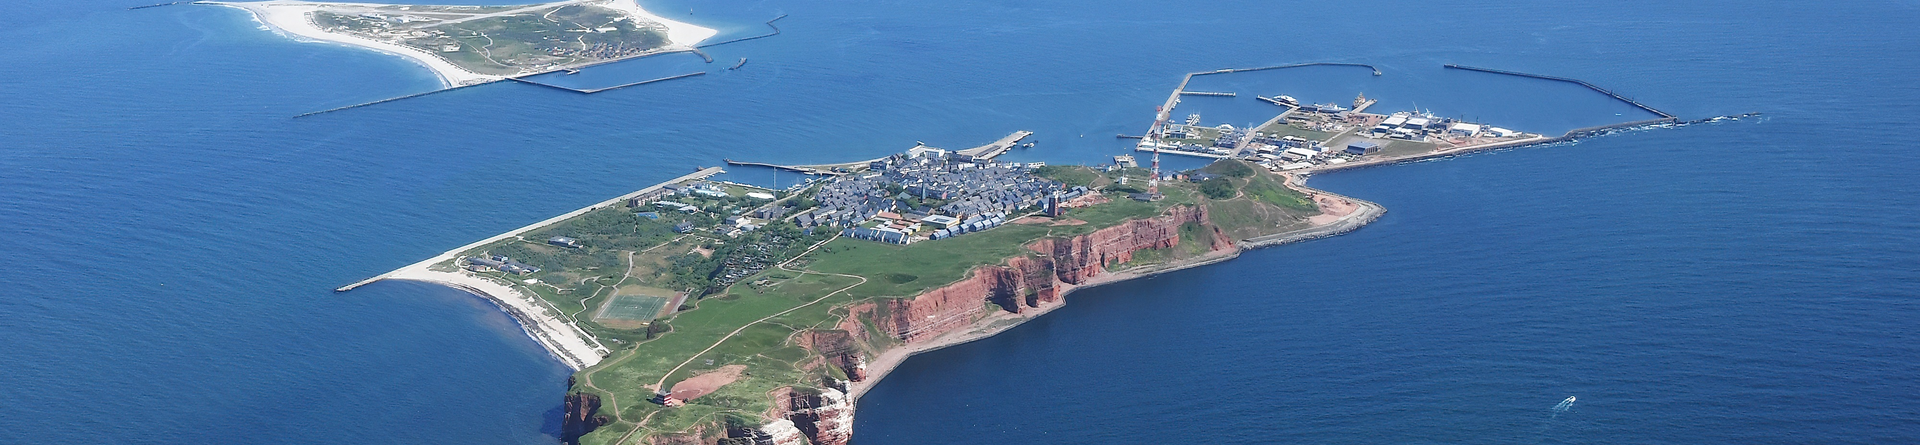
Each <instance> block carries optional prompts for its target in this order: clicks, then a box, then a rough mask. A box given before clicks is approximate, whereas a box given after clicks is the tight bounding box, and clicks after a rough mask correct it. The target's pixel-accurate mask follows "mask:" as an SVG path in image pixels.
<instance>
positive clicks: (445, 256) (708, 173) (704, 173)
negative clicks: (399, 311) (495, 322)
mask: <svg viewBox="0 0 1920 445" xmlns="http://www.w3.org/2000/svg"><path fill="white" fill-rule="evenodd" d="M721 173H726V170H722V169H721V168H720V167H707V168H704V169H701V170H700V171H697V172H694V173H693V174H689V175H686V176H681V177H678V178H673V179H669V180H667V182H662V183H659V184H654V185H653V186H651V187H647V188H643V189H640V190H638V191H634V192H633V193H627V194H624V195H620V196H618V197H615V198H613V199H609V200H606V201H601V202H599V203H597V204H594V205H590V206H587V207H585V208H581V209H579V210H574V211H571V212H567V213H564V214H561V215H560V216H555V217H552V218H547V219H546V220H544V221H540V222H537V223H533V224H528V225H527V226H525V227H521V228H518V229H513V230H511V231H508V232H507V233H502V234H499V235H494V236H492V237H489V238H487V239H483V240H480V241H475V242H474V243H472V244H468V245H465V246H460V247H458V248H455V249H453V250H449V251H447V252H446V253H442V254H439V255H436V256H434V257H433V258H428V259H426V260H423V261H420V262H418V263H413V264H411V265H408V266H407V267H402V268H399V269H395V270H394V271H392V272H387V273H384V274H380V275H378V276H375V277H373V278H368V279H365V280H360V281H358V282H355V283H353V284H349V285H345V286H340V287H339V288H338V289H334V290H333V291H334V292H346V291H350V290H353V289H354V288H357V287H360V286H365V285H367V284H368V283H372V282H375V281H380V280H384V279H387V278H390V277H392V276H393V274H395V273H398V272H401V271H404V270H407V269H410V268H411V269H422V270H424V269H426V268H427V267H428V266H432V265H434V264H437V263H440V262H442V261H449V260H452V259H454V258H455V257H458V256H460V254H461V253H463V252H466V251H469V250H473V249H477V248H479V247H481V246H485V245H488V244H492V243H494V242H496V241H500V240H503V239H507V238H512V237H516V236H520V235H521V234H524V233H527V232H531V231H534V230H536V229H539V228H542V227H546V226H550V225H553V224H555V223H558V222H561V221H566V220H567V219H570V218H573V217H576V216H580V215H584V214H586V213H587V212H591V211H594V210H599V209H602V208H606V207H610V206H615V205H619V204H620V203H622V202H624V201H626V200H627V199H629V198H632V197H635V196H640V195H642V194H646V193H651V192H653V191H655V190H659V189H661V188H662V187H666V186H667V185H670V184H677V183H680V182H685V181H689V180H694V179H706V178H708V177H712V176H713V175H717V174H721Z"/></svg>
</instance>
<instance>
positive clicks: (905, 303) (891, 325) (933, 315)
mask: <svg viewBox="0 0 1920 445" xmlns="http://www.w3.org/2000/svg"><path fill="white" fill-rule="evenodd" d="M1187 223H1199V224H1202V225H1204V226H1206V227H1208V228H1209V230H1210V231H1211V232H1212V234H1213V236H1212V238H1211V239H1209V240H1207V242H1208V243H1209V245H1208V249H1209V250H1215V251H1217V250H1225V249H1229V248H1232V247H1233V242H1232V241H1231V240H1230V239H1228V238H1227V237H1226V235H1225V234H1223V233H1221V232H1220V230H1219V229H1217V228H1213V225H1212V221H1211V220H1209V219H1207V212H1206V209H1205V208H1201V207H1175V208H1172V209H1168V210H1167V212H1166V214H1163V215H1161V216H1158V217H1154V218H1150V219H1143V220H1133V221H1128V222H1126V223H1124V224H1121V225H1118V226H1114V227H1108V228H1105V229H1100V230H1098V231H1094V232H1093V233H1089V234H1086V235H1081V236H1076V237H1072V238H1056V239H1044V240H1039V241H1035V242H1033V243H1032V244H1028V245H1027V248H1028V249H1030V250H1032V251H1034V252H1035V253H1038V254H1040V256H1038V257H1017V258H1013V259H1011V260H1008V261H1007V265H1006V266H982V267H979V268H975V269H974V270H973V274H972V275H971V276H969V277H967V279H964V280H960V281H959V282H956V283H953V284H949V285H947V286H946V287H941V288H938V289H934V290H930V291H927V292H926V293H923V294H920V295H919V296H917V297H914V298H910V299H894V300H886V301H884V302H882V303H881V304H885V305H887V313H888V314H889V315H888V316H887V317H882V318H880V319H877V320H875V323H876V324H877V325H879V326H880V327H881V328H882V329H885V330H887V331H888V332H890V333H892V334H893V335H894V336H895V337H896V338H899V339H901V340H904V341H907V342H914V341H918V340H924V339H928V338H933V337H936V336H939V335H940V334H943V333H946V332H948V331H952V330H954V329H959V328H962V327H965V326H967V325H969V324H971V323H973V321H974V320H976V319H978V318H979V317H981V316H984V315H986V314H987V313H988V311H990V310H991V309H992V308H997V309H999V310H1004V311H1007V312H1013V313H1020V312H1022V311H1024V310H1025V309H1026V308H1037V307H1041V306H1044V305H1048V304H1054V303H1058V302H1059V301H1060V289H1059V288H1060V287H1061V285H1062V284H1083V283H1086V282H1087V280H1088V279H1090V278H1092V277H1094V276H1096V275H1099V274H1100V273H1102V272H1105V271H1106V270H1107V267H1108V266H1111V265H1114V264H1120V263H1125V262H1127V261H1130V260H1132V259H1133V253H1134V252H1135V251H1138V250H1141V249H1164V248H1168V247H1174V246H1177V245H1179V244H1180V226H1181V225H1183V224H1187ZM989 305H992V306H989Z"/></svg>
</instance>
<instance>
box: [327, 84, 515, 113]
mask: <svg viewBox="0 0 1920 445" xmlns="http://www.w3.org/2000/svg"><path fill="white" fill-rule="evenodd" d="M493 82H499V81H498V80H496V81H493ZM493 82H485V83H477V84H473V85H461V86H457V87H453V88H441V89H438V90H433V91H428V92H425V93H416V94H408V95H405V96H400V97H390V98H386V99H380V100H376V101H373V102H366V103H358V104H353V105H348V106H344V107H339V108H330V109H325V110H320V111H312V112H306V113H300V114H298V115H294V116H293V117H294V118H302V117H307V116H313V115H319V114H327V113H332V112H335V111H344V110H350V109H354V108H360V107H365V106H369V105H379V104H384V103H387V102H393V101H397V100H401V99H412V98H416V97H421V96H427V95H432V94H438V93H445V92H448V91H453V90H458V89H461V88H470V87H477V86H481V85H486V84H489V83H493Z"/></svg>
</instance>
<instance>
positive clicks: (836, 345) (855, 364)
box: [794, 329, 867, 382]
mask: <svg viewBox="0 0 1920 445" xmlns="http://www.w3.org/2000/svg"><path fill="white" fill-rule="evenodd" d="M794 340H795V342H796V343H798V344H799V345H800V347H803V348H807V349H809V350H812V351H813V352H814V353H815V354H818V355H819V356H820V357H825V358H826V360H827V362H828V363H831V364H833V366H834V367H836V368H840V371H842V372H845V373H846V374H847V380H852V381H855V382H858V381H864V380H866V379H867V358H866V353H865V352H864V351H862V350H861V349H860V345H859V344H856V343H854V337H853V334H851V333H849V332H848V331H844V330H838V329H835V330H806V331H801V332H800V333H798V334H795V339H794Z"/></svg>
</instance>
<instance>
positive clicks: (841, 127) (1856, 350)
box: [0, 1, 1920, 444]
mask: <svg viewBox="0 0 1920 445" xmlns="http://www.w3.org/2000/svg"><path fill="white" fill-rule="evenodd" d="M128 3H137V2H120V1H78V2H54V3H28V4H11V5H6V6H0V12H6V13H5V14H0V17H4V18H0V25H3V26H0V29H4V31H0V36H4V38H5V41H6V42H8V43H7V44H4V45H0V57H4V58H5V59H6V60H9V61H10V63H9V68H8V69H6V70H0V80H4V81H5V83H6V84H7V85H8V87H6V88H0V104H4V106H0V240H4V241H5V242H0V257H5V258H7V259H8V260H9V261H8V263H7V264H8V267H6V268H5V270H7V271H8V272H9V273H6V274H0V284H4V285H5V288H7V289H9V290H10V292H8V295H7V296H5V297H0V339H4V340H5V345H6V347H5V348H0V442H5V443H46V442H87V443H97V442H105V443H368V442H373V443H392V442H400V443H411V442H461V443H545V442H550V441H552V439H551V435H552V434H554V433H555V432H556V430H557V418H556V415H557V408H558V405H559V398H558V396H559V394H560V390H561V387H562V386H563V382H564V380H565V377H566V369H565V368H564V367H562V366H561V365H559V364H558V363H557V362H555V361H553V360H552V359H550V358H547V357H546V356H545V354H544V353H543V352H542V351H540V350H539V349H538V348H537V347H536V346H535V345H534V344H533V343H532V342H530V341H528V340H526V339H525V337H524V335H523V334H521V333H520V332H519V330H518V328H517V327H515V326H513V324H512V323H511V321H510V320H508V319H507V318H506V316H505V315H503V314H501V313H499V312H498V311H496V310H494V309H493V308H492V307H490V306H488V305H487V304H486V303H484V302H481V301H479V300H478V299H474V298H471V297H468V296H466V295H464V294H461V293H459V292H455V291H451V290H448V289H443V288H437V287H432V286H423V285H414V284H408V283H380V284H376V285H373V286H369V287H366V288H363V289H362V290H358V291H355V292H351V293H346V294H334V293H332V292H330V289H332V288H333V287H336V286H339V285H341V284H344V283H348V282H352V281H354V280H358V279H360V278H363V277H365V276H369V275H373V274H377V273H380V272H383V271H386V270H389V269H392V268H394V267H398V266H401V265H404V264H407V263H410V262H413V261H416V260H418V259H420V258H425V257H427V256H430V255H432V254H435V253H438V252H439V251H442V250H444V249H447V248H450V247H452V246H458V245H461V244H464V243H466V242H469V241H471V240H473V239H477V238H481V237H485V236H487V235H491V234H494V233H498V232H500V231H504V230H508V229H511V228H514V227H518V226H520V225H523V224H525V223H527V222H530V221H537V220H540V219H543V218H545V217H547V216H550V215H553V214H557V213H561V212H564V211H567V210H571V209H574V208H577V207H580V206H583V205H586V204H589V203H592V202H597V201H599V200H601V199H605V197H608V196H614V195H617V194H619V193H623V192H626V191H630V190H633V189H637V188H639V187H641V186H644V185H647V184H651V183H654V182H657V181H660V180H664V179H666V178H671V177H674V176H678V175H680V174H682V173H683V172H685V171H689V170H690V169H692V168H694V167H696V166H703V165H713V164H715V163H717V162H719V160H720V159H721V158H728V157H730V158H735V159H755V160H768V161H774V162H796V163H798V162H817V161H829V160H842V159H852V158H869V157H874V156H877V155H880V154H884V153H889V152H894V151H898V150H900V149H903V148H905V147H908V146H911V145H912V144H913V143H914V141H916V140H919V141H926V142H927V143H929V144H934V145H941V146H954V147H961V146H971V145H974V144H979V143H982V142H986V141H990V140H992V139H994V138H997V137H999V136H1001V135H1004V134H1005V133H1007V132H1011V131H1013V130H1020V129H1027V130H1034V131H1036V132H1037V133H1038V136H1036V140H1037V141H1038V145H1039V146H1038V147H1036V148H1033V149H1029V150H1024V151H1015V152H1014V153H1012V154H1010V155H1008V156H1009V157H1010V158H1011V159H1016V160H1043V161H1047V162H1053V163H1071V162H1100V161H1102V160H1103V159H1104V158H1105V157H1107V156H1111V155H1113V154H1117V153H1121V152H1122V150H1124V148H1125V147H1126V145H1125V142H1123V141H1117V140H1114V139H1113V138H1112V135H1113V134H1115V133H1138V132H1139V131H1140V129H1141V128H1143V127H1144V126H1145V125H1146V124H1147V120H1148V119H1150V118H1151V112H1152V107H1153V106H1155V105H1157V104H1159V102H1160V101H1161V99H1163V98H1164V95H1165V94H1166V92H1167V90H1168V89H1169V88H1171V87H1172V86H1173V84H1174V83H1175V82H1177V81H1178V79H1179V76H1180V74H1181V73H1184V72H1187V71H1197V70H1210V69H1216V68H1223V67H1238V66H1257V65H1269V64H1281V63H1294V62H1301V61H1323V60H1324V61H1352V62H1365V63H1372V64H1375V65H1377V66H1380V67H1381V69H1382V70H1383V71H1385V74H1386V75H1385V76H1381V77H1378V78H1375V77H1372V76H1369V75H1366V73H1364V72H1355V70H1342V69H1333V68H1328V69H1318V68H1316V69H1305V70H1290V71H1283V72H1272V73H1265V74H1261V75H1255V76H1235V77H1231V78H1219V82H1220V83H1219V84H1218V85H1208V87H1209V88H1215V87H1218V88H1221V89H1227V88H1233V89H1241V90H1240V91H1242V95H1243V97H1242V98H1241V99H1244V100H1241V101H1239V102H1234V101H1224V102H1207V103H1202V102H1201V101H1190V102H1189V103H1188V105H1189V107H1191V108H1192V109H1202V110H1203V112H1204V114H1206V115H1208V116H1217V117H1215V118H1211V119H1219V120H1221V121H1227V122H1232V121H1236V120H1239V121H1245V120H1255V119H1257V116H1258V112H1259V110H1260V109H1259V108H1257V107H1249V106H1248V105H1250V102H1251V98H1248V97H1244V96H1245V95H1248V94H1254V93H1258V94H1262V95H1268V94H1279V93H1285V94H1290V95H1293V96H1296V97H1301V98H1303V99H1308V100H1316V101H1344V100H1346V99H1348V98H1350V97H1351V95H1352V94H1354V93H1356V92H1365V93H1366V94H1367V95H1368V96H1369V97H1373V98H1377V99H1380V100H1382V105H1380V106H1381V107H1389V108H1385V109H1405V108H1411V107H1414V106H1416V104H1417V106H1419V107H1421V108H1426V109H1432V110H1433V111H1434V112H1435V113H1436V114H1442V115H1448V116H1461V115H1464V116H1469V117H1476V118H1478V119H1482V120H1487V121H1490V122H1496V123H1500V124H1502V125H1505V126H1509V127H1510V128H1517V129H1523V130H1532V131H1547V132H1553V131H1561V130H1564V129H1567V128H1574V127H1580V126H1586V125H1594V124H1599V123H1606V122H1610V121H1613V120H1616V119H1619V120H1624V119H1626V118H1630V117H1633V116H1631V114H1632V111H1631V110H1623V109H1622V108H1621V107H1620V106H1619V105H1617V104H1615V103H1611V102H1609V101H1607V100H1606V99H1605V98H1604V97H1600V96H1598V95H1594V94H1588V93H1585V92H1582V91H1579V90H1578V89H1577V88H1571V87H1568V86H1566V85H1556V84H1550V83H1542V82H1536V81H1527V80H1519V79H1506V78H1500V77H1497V76H1484V75H1476V74H1471V73H1462V72H1456V71H1447V70H1442V69H1440V68H1439V65H1440V64H1443V63H1461V64H1467V65H1478V66H1489V67H1496V68H1507V69H1514V70H1520V71H1531V72H1540V73H1546V74H1558V75H1569V76H1574V77H1580V78H1583V79H1586V80H1590V81H1593V82H1595V83H1598V84H1601V85H1603V86H1607V87H1610V88H1614V89H1617V90H1619V91H1622V92H1624V93H1626V94H1629V95H1631V96H1634V97H1637V98H1640V99H1642V100H1644V101H1646V102H1649V103H1651V104H1654V105H1655V106H1659V107H1662V108H1663V109H1666V110H1667V111H1670V112H1673V113H1675V114H1679V115H1681V116H1682V117H1687V118H1699V117H1708V116H1714V115H1722V114H1733V113H1744V112H1750V111H1760V112H1765V113H1767V117H1766V118H1765V119H1764V120H1759V121H1742V122H1737V123H1727V124H1721V125H1711V126H1694V127H1688V128H1683V129H1674V130H1660V131H1644V132H1635V133H1628V134H1620V135H1614V136H1609V137H1605V138H1600V139H1594V140H1589V141H1584V142H1581V143H1579V144H1575V145H1565V146H1554V147H1540V148H1530V149H1522V150H1511V151H1505V152H1498V153H1487V154H1478V155H1473V156H1467V157H1463V158H1458V159H1449V160H1442V161H1433V162H1425V163H1419V164H1411V165H1402V166H1392V167H1381V168H1371V169H1365V170H1358V171H1352V172H1343V173H1337V174H1330V175H1323V176H1321V177H1317V178H1314V179H1313V181H1314V182H1313V183H1314V184H1315V185H1316V186H1320V187H1324V188H1327V189H1329V190H1333V191H1337V192H1340V193H1346V194H1351V195H1354V196H1357V197H1361V198H1364V199H1369V200H1373V201H1376V202H1380V203H1381V204H1384V205H1386V206H1387V207H1388V208H1389V209H1390V213H1389V214H1388V215H1387V216H1386V217H1385V218H1383V219H1381V220H1380V221H1379V222H1377V223H1375V224H1374V225H1372V226H1369V227H1367V228H1365V229H1362V230H1360V231H1358V232H1355V233H1352V234H1349V235H1346V236H1342V237H1338V238H1334V239H1327V240H1320V241H1315V242H1311V243H1304V244H1298V245H1293V246H1285V247H1280V248H1275V249H1267V250H1262V251H1257V252H1252V253H1250V254H1248V255H1246V256H1245V257H1243V258H1241V259H1239V260H1236V261H1233V262H1230V263H1227V264H1222V265H1218V266H1212V267H1207V268H1201V269H1195V270H1191V271H1186V272H1182V273H1178V274H1171V275H1167V276H1163V277H1159V278H1155V279H1152V280H1147V281H1138V282H1132V283H1126V284H1120V285H1115V286H1109V287H1104V288H1098V289H1093V290H1088V291H1085V292H1082V293H1078V294H1076V295H1075V296H1073V297H1071V298H1070V301H1071V302H1072V304H1071V306H1069V307H1068V308H1065V309H1063V310H1061V311H1058V312H1055V313H1054V314H1053V315H1050V316H1049V317H1047V318H1044V319H1042V320H1039V321H1036V322H1034V323H1033V324H1031V325H1028V326H1023V327H1021V328H1018V329H1015V330H1013V331H1010V332H1008V333H1007V334H1004V335H1002V336H1000V337H995V338H993V339H989V340H985V341H982V342H978V343H973V344H969V345H966V346H962V347H958V348H953V349H949V350H944V351H939V352H935V353H932V354H928V355H926V356H922V357H918V358H915V359H913V360H910V361H908V362H907V363H906V364H905V365H904V366H902V367H901V369H900V370H899V371H897V372H895V373H894V374H893V375H892V376H891V377H889V378H888V379H887V380H886V381H885V383H883V384H881V385H880V386H879V387H878V388H877V389H876V390H875V391H874V392H873V393H872V394H870V396H869V397H867V398H866V399H865V400H863V401H862V405H861V410H860V412H859V414H858V419H859V420H858V423H857V425H856V431H857V434H858V439H857V440H858V441H859V442H860V443H863V444H865V443H935V442H943V441H945V442H955V443H959V442H969V443H971V442H988V441H1001V442H1019V443H1026V442H1047V443H1058V442H1072V443H1096V442H1097V443H1110V442H1155V441H1175V442H1275V441H1281V442H1349V443H1352V442H1364V443H1375V442H1449V443H1451V442H1500V443H1514V442H1524V443H1537V442H1590V443H1618V442H1674V443H1700V442H1739V443H1746V442H1775V441H1791V442H1866V443H1905V442H1914V441H1916V439H1920V427H1916V425H1920V413H1916V411H1915V409H1914V408H1912V407H1911V406H1910V404H1907V403H1906V401H1907V399H1908V398H1910V397H1911V396H1913V395H1914V394H1916V393H1920V381H1916V378H1915V376H1916V375H1920V372H1916V371H1920V369H1916V368H1917V367H1920V353H1917V352H1920V351H1916V343H1915V341H1914V339H1915V338H1916V331H1915V329H1914V328H1913V327H1912V325H1913V322H1912V320H1915V319H1920V317H1916V315H1920V314H1917V312H1920V310H1917V309H1916V307H1915V305H1914V303H1913V301H1914V300H1913V298H1914V297H1915V296H1916V294H1920V288H1917V287H1920V284H1917V283H1920V274H1916V270H1920V268H1916V267H1914V266H1913V265H1914V264H1920V262H1916V260H1920V249H1916V248H1915V247H1914V246H1916V245H1920V243H1916V235H1920V223H1915V222H1914V221H1916V219H1915V217H1916V216H1920V215H1916V212H1915V210H1914V209H1915V208H1920V206H1916V205H1917V204H1920V202H1916V201H1915V199H1916V198H1914V197H1915V196H1916V194H1915V192H1916V191H1917V190H1915V189H1916V188H1917V187H1916V185H1917V184H1920V181H1915V180H1914V179H1913V178H1914V176H1913V174H1912V171H1914V168H1915V167H1920V155H1916V154H1915V153H1914V151H1913V144H1911V143H1908V142H1906V139H1905V138H1903V137H1901V135H1903V134H1908V133H1912V132H1913V130H1915V129H1916V128H1915V127H1916V126H1915V125H1914V124H1912V120H1911V119H1910V116H1913V115H1915V114H1916V113H1915V112H1916V111H1920V110H1916V107H1915V105H1914V104H1915V103H1920V102H1917V101H1916V99H1920V85H1916V84H1915V83H1914V82H1913V81H1912V79H1911V73H1912V72H1914V71H1915V69H1916V68H1920V54H1917V52H1920V44H1916V43H1920V38H1916V35H1915V31H1913V30H1912V29H1911V27H1910V26H1906V25H1907V24H1908V23H1911V22H1912V21H1913V19H1915V18H1916V16H1920V11H1916V6H1915V5H1913V4H1911V3H1910V2H1904V3H1903V2H1883V3H1860V4H1846V5H1837V6H1836V5H1810V4H1796V3H1777V4H1775V3H1758V4H1756V3H1746V2H1739V3H1736V2H1718V3H1702V4H1687V5H1665V6H1655V7H1644V6H1643V7H1639V8H1631V9H1630V8H1625V7H1621V6H1617V5H1587V4H1581V3H1567V4H1550V5H1529V6H1509V5H1502V4H1471V3H1452V4H1422V5H1411V6H1410V5H1400V4H1393V3H1358V4H1345V3H1343V4H1337V5H1336V4H1327V5H1292V6H1286V7H1277V6H1274V5H1268V4H1261V3H1255V2H1228V3H1219V4H1208V5H1197V6H1196V5H1176V4H1169V3H1152V2H1124V3H1110V2H1108V3H1098V4H1095V3H1090V2H1051V3H1038V4H1032V3H1012V2H987V3H971V4H952V3H941V4H922V3H906V2H871V1H869V2H845V3H834V4H824V5H821V4H808V3H781V2H748V3H715V2H687V1H680V2H649V3H648V6H649V7H650V8H652V9H654V10H655V11H657V12H661V13H663V14H681V13H687V12H690V13H691V14H689V15H688V16H687V20H689V21H692V22H695V23H700V24H703V25H706V26H711V27H715V28H719V29H722V30H723V32H725V33H728V35H750V34H753V33H758V32H760V30H763V29H764V26H763V25H761V22H763V21H765V20H766V19H768V18H772V17H773V16H777V15H779V14H781V13H787V14H791V15H790V16H789V18H787V19H784V20H782V21H781V22H780V26H781V28H782V29H785V30H786V31H787V32H785V33H783V34H782V35H780V36H779V37H777V38H772V39H764V40H758V41H754V42H751V43H745V44H740V45H737V46H728V47H721V48H715V49H712V50H710V51H709V52H711V53H713V55H714V57H715V58H716V59H718V60H721V61H732V60H737V58H739V57H748V58H750V59H752V62H750V63H749V64H748V65H747V66H746V67H745V68H743V69H742V70H740V71H726V70H725V69H724V68H725V66H731V64H730V63H716V64H715V65H714V66H705V67H706V69H709V70H710V71H712V73H711V74H709V75H707V76H702V77H701V78H697V79H689V80H686V81H674V82H667V83H662V84H657V85H650V86H648V87H646V88H638V89H631V90H621V91H618V92H614V93H608V94H604V95H595V96H578V95H572V94H567V93H562V92H556V91H551V90H546V89H540V88H537V87H530V86H523V85H490V86H485V87H480V88H473V89H467V90H461V91H457V92H451V93H446V94H440V95H435V96H430V97H427V98H422V99H416V100H408V101H402V102H397V103H392V104H386V105H382V106H377V107H369V108H365V109H360V110H355V111H353V112H348V113H336V114H330V115H325V116H321V117H315V118H301V119H290V118H289V117H290V116H292V115H295V114H299V113H303V112H307V111H314V110H319V109H326V108H332V107H336V106H341V105H347V104H352V103H358V102H364V101H368V100H374V99H380V98H385V97H391V96H396V95H401V94H409V93H414V92H420V91H425V90H428V89H431V88H433V87H434V81H433V78H432V77H431V76H430V75H429V74H428V73H426V72H424V71H422V70H420V69H418V68H416V67H413V66H411V65H409V64H408V63H406V62H404V61H399V60H395V59H392V58H389V57H386V56H382V55H379V54H375V53H368V52H362V51H356V50H352V49H347V48H341V47H335V46H329V45H322V44H311V43H298V42H291V41H287V40H284V39H281V38H278V37H276V36H274V35H273V34H271V33H268V32H265V31H260V30H258V29H255V26H256V25H255V24H253V23H251V22H249V21H247V19H246V16H245V15H244V14H242V13H239V12H238V11H234V10H230V9H222V8H212V7H193V6H174V7H166V8H155V9H146V10H139V11H126V10H124V9H121V8H124V7H125V6H129V4H128ZM718 65H725V66H718ZM698 68H700V65H692V64H689V63H688V61H687V60H684V59H672V58H666V59H660V60H657V61H640V62H633V63H628V64H619V65H614V66H610V67H607V69H605V70H600V71H596V72H594V73H585V74H582V76H592V77H588V78H583V79H580V80H579V81H581V82H602V81H604V82H606V83H608V84H614V83H621V82H622V81H627V80H628V79H640V78H651V77H657V76H656V74H659V73H677V72H680V70H682V69H698ZM1213 80H1214V79H1209V81H1213ZM1615 113H1620V114H1621V115H1619V116H1615ZM1081 135H1085V136H1084V137H1082V136H1081ZM1169 164H1171V165H1176V166H1181V167H1187V166H1192V165H1197V162H1195V161H1188V160H1183V161H1169ZM732 175H733V176H734V179H737V180H743V181H766V182H771V181H775V180H777V178H778V177H777V176H775V175H773V174H771V173H767V172H756V171H751V170H741V171H736V172H735V173H733V174H732ZM1568 395H1577V396H1579V398H1580V400H1581V401H1580V402H1579V403H1577V404H1576V405H1575V407H1574V409H1573V410H1571V411H1569V412H1567V413H1562V414H1560V415H1559V416H1557V417H1554V416H1552V415H1551V412H1550V408H1551V407H1552V406H1553V404H1554V403H1555V402H1558V401H1559V400H1560V399H1563V398H1565V397H1566V396H1568Z"/></svg>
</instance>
